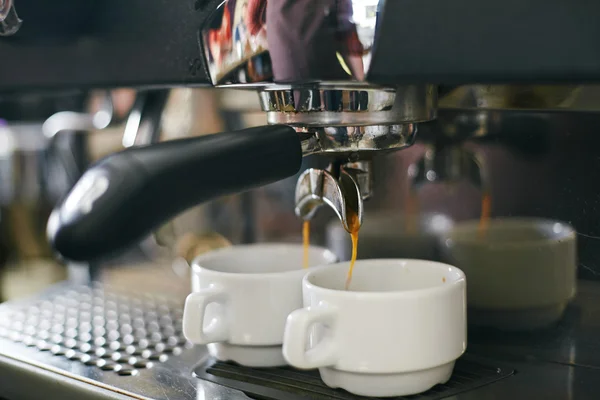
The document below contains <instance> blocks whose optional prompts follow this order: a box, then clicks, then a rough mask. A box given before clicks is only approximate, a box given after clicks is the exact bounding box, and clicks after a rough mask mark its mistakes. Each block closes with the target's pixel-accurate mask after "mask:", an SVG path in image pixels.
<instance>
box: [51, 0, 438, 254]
mask: <svg viewBox="0 0 600 400" xmlns="http://www.w3.org/2000/svg"><path fill="white" fill-rule="evenodd" d="M263 3H264V4H263ZM304 3H305V2H287V1H282V2H268V3H265V2H261V1H253V2H249V3H248V7H249V8H248V9H247V11H244V10H245V9H244V8H243V7H237V6H236V2H235V1H225V2H223V3H222V4H221V5H220V6H219V8H218V10H217V12H215V13H214V14H213V15H212V16H211V17H210V18H209V21H208V23H207V24H206V25H205V27H204V29H203V30H202V32H201V35H200V37H201V40H202V42H203V50H204V52H205V54H204V56H205V62H206V65H207V71H208V73H209V75H210V79H211V81H212V84H213V85H214V86H217V87H225V88H237V89H249V90H254V91H256V92H257V93H258V95H259V98H260V103H261V107H262V109H263V111H265V112H266V113H267V120H268V123H269V125H268V126H264V127H257V128H251V129H245V130H241V131H237V132H229V133H219V134H216V135H211V136H205V137H200V138H190V139H184V140H177V141H170V142H165V143H159V144H154V145H151V146H144V147H136V148H129V149H127V150H125V151H123V152H120V153H116V154H113V155H111V156H109V157H107V158H106V159H104V160H102V161H100V162H99V163H97V164H96V165H94V166H92V167H91V168H90V169H89V170H88V171H87V172H86V173H85V174H84V176H83V177H82V178H81V180H80V181H79V182H78V183H77V184H76V185H75V187H74V188H73V190H72V191H71V193H70V194H69V195H68V196H67V197H66V199H65V200H64V202H63V203H62V205H61V206H59V207H58V208H57V209H56V210H55V211H54V212H53V214H52V216H51V218H50V220H49V223H48V236H49V239H50V241H51V243H52V245H53V247H54V248H55V249H56V251H57V252H58V253H59V254H60V255H61V256H62V257H63V258H65V259H68V260H73V261H96V260H99V259H102V258H104V257H107V256H111V255H115V254H116V253H118V252H120V251H123V250H125V249H126V248H128V247H129V246H131V245H133V244H135V243H136V242H137V241H139V240H141V239H143V238H144V237H145V236H146V235H148V234H150V233H151V232H152V230H153V229H156V228H157V227H159V226H160V225H161V224H163V223H164V222H166V221H167V220H169V219H170V218H172V217H174V216H175V215H177V214H179V213H180V212H183V211H184V210H186V209H187V208H190V207H192V206H194V205H196V204H199V203H201V202H204V201H207V200H210V199H213V198H216V197H218V196H223V195H226V194H230V193H234V192H239V191H243V190H248V189H251V188H253V187H256V186H260V185H264V184H268V183H271V182H274V181H277V180H280V179H283V178H286V177H290V176H293V175H294V174H296V173H298V171H299V170H300V167H301V159H302V156H307V155H314V154H319V155H322V156H325V157H328V158H329V159H330V160H331V164H330V166H329V167H328V168H327V170H316V169H310V170H308V171H305V172H303V173H302V174H301V175H300V178H299V180H298V184H297V188H296V213H297V215H298V216H299V217H301V218H303V219H304V220H305V221H308V220H310V219H311V218H312V217H313V216H314V215H315V213H316V212H317V210H318V209H319V208H320V207H321V206H323V205H326V206H329V207H331V208H332V209H333V210H334V211H335V213H336V214H337V216H338V217H339V219H340V221H341V222H342V224H343V225H344V227H345V229H346V230H348V231H349V232H350V227H349V222H348V210H349V209H351V210H352V211H353V212H354V213H355V214H354V213H353V214H352V218H357V219H358V224H359V225H360V223H361V222H362V214H363V200H365V199H367V198H368V197H370V196H371V183H370V180H371V174H372V171H371V169H372V167H371V163H370V160H371V159H372V157H373V156H374V155H376V154H381V153H383V152H388V151H392V150H398V149H402V148H405V147H407V146H410V145H411V144H412V143H413V141H414V138H415V134H416V130H417V125H418V124H419V123H421V122H426V121H430V120H432V119H434V118H435V116H436V103H437V89H436V88H435V87H434V86H433V85H427V84H406V85H398V84H392V85H385V84H383V85H382V84H377V85H376V84H372V83H369V72H370V65H371V61H372V59H373V60H374V58H373V49H374V45H375V42H376V37H377V36H376V35H375V31H376V30H377V28H378V23H379V19H380V18H381V17H382V15H383V13H382V12H381V10H379V9H377V10H372V9H371V8H372V5H370V3H369V2H366V3H364V5H361V4H359V3H353V2H350V1H333V0H327V1H318V2H317V1H311V2H310V6H307V7H305V5H306V4H304ZM367 3H368V4H367ZM261 4H262V5H265V4H266V6H265V7H258V8H256V9H254V7H255V6H260V5H261ZM373 11H376V12H373ZM241 12H246V13H247V15H245V18H241V19H240V18H237V17H243V16H242V15H237V13H241ZM267 15H268V17H266V16H267ZM234 17H235V18H234ZM246 17H247V18H246ZM233 21H245V22H244V23H242V22H238V23H237V24H238V25H236V24H233V23H232V22H233ZM267 24H268V25H269V26H268V29H266V28H267V27H266V25H267ZM307 26H310V29H306V27H307ZM242 28H243V29H242ZM234 31H235V32H234ZM242 31H243V32H242ZM242 33H243V34H244V35H248V38H249V40H247V43H248V46H233V45H232V37H234V36H236V35H238V36H239V35H240V34H242ZM236 37H237V36H236ZM353 221H354V219H353ZM354 224H356V222H354ZM355 228H356V227H355Z"/></svg>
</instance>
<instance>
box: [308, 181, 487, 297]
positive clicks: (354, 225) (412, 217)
mask: <svg viewBox="0 0 600 400" xmlns="http://www.w3.org/2000/svg"><path fill="white" fill-rule="evenodd" d="M491 210H492V197H491V195H490V193H489V192H484V193H483V195H482V197H481V215H480V217H479V229H478V236H479V237H480V238H481V237H483V236H484V235H485V232H486V231H487V228H488V225H489V220H490V215H491ZM417 214H418V201H417V197H416V196H415V195H414V194H410V195H409V198H408V202H407V205H406V215H407V220H406V222H407V227H406V228H407V230H408V231H409V232H413V233H414V232H415V231H416V229H417V226H416V218H417ZM346 218H347V220H348V228H349V229H350V238H351V239H352V258H351V259H350V267H349V268H348V275H347V277H346V286H345V288H346V290H348V288H349V287H350V283H351V282H352V272H353V271H354V264H355V263H356V258H357V253H358V231H359V230H360V222H359V220H358V213H357V212H356V211H354V210H352V209H348V213H347V216H346ZM302 240H303V246H304V260H303V262H304V263H303V267H304V268H308V267H309V257H308V255H309V246H310V221H304V223H303V224H302Z"/></svg>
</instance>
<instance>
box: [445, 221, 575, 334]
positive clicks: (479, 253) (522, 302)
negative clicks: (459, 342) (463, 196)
mask: <svg viewBox="0 0 600 400" xmlns="http://www.w3.org/2000/svg"><path fill="white" fill-rule="evenodd" d="M442 252H443V254H444V255H443V259H444V261H446V262H448V263H451V264H452V265H456V266H457V267H459V268H460V269H462V270H463V271H464V272H465V274H466V276H467V278H468V279H469V289H468V296H467V297H468V306H469V322H470V323H473V324H476V325H482V326H491V327H495V328H500V329H504V330H528V329H537V328H543V327H546V326H548V325H550V324H552V323H554V322H556V321H557V320H558V319H560V318H561V316H562V314H563V313H564V310H565V308H566V306H567V304H568V303H569V301H570V300H571V299H572V298H573V297H574V296H575V293H576V283H577V244H576V233H575V230H574V229H573V228H572V227H570V226H569V225H568V224H565V223H562V222H559V221H553V220H546V219H538V218H497V219H492V220H490V221H489V224H488V227H487V230H486V231H485V234H484V235H481V234H480V232H479V221H478V220H474V221H465V222H461V223H458V224H456V225H455V226H454V227H453V228H452V229H451V230H449V231H448V232H446V233H445V234H444V237H443V239H442Z"/></svg>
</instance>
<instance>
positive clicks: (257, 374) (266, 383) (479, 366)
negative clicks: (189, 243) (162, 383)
mask: <svg viewBox="0 0 600 400" xmlns="http://www.w3.org/2000/svg"><path fill="white" fill-rule="evenodd" d="M514 372H515V371H514V370H513V369H510V368H506V367H499V366H497V365H496V364H492V363H488V362H487V360H484V361H482V360H481V359H479V358H476V359H473V358H472V357H470V356H469V355H464V356H463V357H461V358H460V359H459V360H458V361H457V362H456V365H455V367H454V372H453V374H452V378H450V380H449V381H448V382H447V383H446V384H444V385H437V386H435V387H433V388H432V389H431V390H429V391H427V392H425V393H421V394H417V395H412V396H403V397H395V398H391V400H394V399H396V400H400V399H419V400H436V399H444V398H447V397H449V396H454V395H457V394H459V393H463V392H466V391H469V390H473V389H475V388H478V387H481V386H484V385H487V384H490V383H492V382H496V381H498V380H500V379H503V378H506V377H509V376H511V375H512V374H513V373H514ZM194 375H195V376H196V377H198V378H200V379H203V380H206V381H209V382H214V383H217V384H220V385H223V386H227V387H230V388H232V389H237V390H240V391H242V392H244V393H245V394H246V395H247V396H248V397H251V398H255V399H261V400H282V399H286V400H287V399H290V400H295V399H298V400H300V399H302V400H306V398H310V399H311V400H325V399H327V400H331V399H340V400H354V399H366V397H362V396H355V395H353V394H350V393H348V392H346V391H344V390H339V389H331V388H329V387H328V386H326V385H325V384H324V383H323V382H322V381H321V378H320V376H319V372H318V371H316V370H312V371H300V370H296V369H293V368H289V367H282V368H261V369H257V368H248V367H242V366H240V365H237V364H231V363H224V362H220V361H214V360H211V361H208V362H207V363H204V364H202V365H200V366H198V367H197V368H196V370H195V371H194Z"/></svg>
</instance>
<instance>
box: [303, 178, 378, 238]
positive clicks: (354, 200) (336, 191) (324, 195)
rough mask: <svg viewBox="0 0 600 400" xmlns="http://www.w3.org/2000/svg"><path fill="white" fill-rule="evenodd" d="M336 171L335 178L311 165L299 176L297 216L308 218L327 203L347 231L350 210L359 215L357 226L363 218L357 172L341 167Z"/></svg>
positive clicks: (349, 229) (348, 228) (348, 229)
mask: <svg viewBox="0 0 600 400" xmlns="http://www.w3.org/2000/svg"><path fill="white" fill-rule="evenodd" d="M335 172H337V173H339V177H338V178H337V179H336V178H335V177H334V176H333V175H332V173H330V172H328V171H325V170H319V169H314V168H310V169H308V170H306V171H305V172H304V173H302V174H301V175H300V178H298V182H297V184H296V195H295V197H296V208H295V210H296V215H297V216H299V217H300V218H302V219H304V220H311V219H312V218H313V217H314V216H315V214H316V212H317V211H318V210H319V208H321V207H322V206H324V205H327V206H328V207H330V208H331V209H332V210H333V211H334V212H335V215H336V216H337V217H338V218H339V220H340V221H341V222H342V225H343V226H344V228H345V229H346V230H347V231H348V232H350V231H351V228H350V226H349V219H348V217H349V210H352V211H354V212H355V213H356V214H357V215H358V221H359V225H360V224H362V219H363V208H364V207H363V197H362V194H361V189H360V188H359V186H358V183H357V179H356V178H355V176H356V175H355V174H356V172H358V171H357V170H351V169H346V168H343V167H342V168H340V169H339V171H335ZM367 173H368V172H367Z"/></svg>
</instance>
